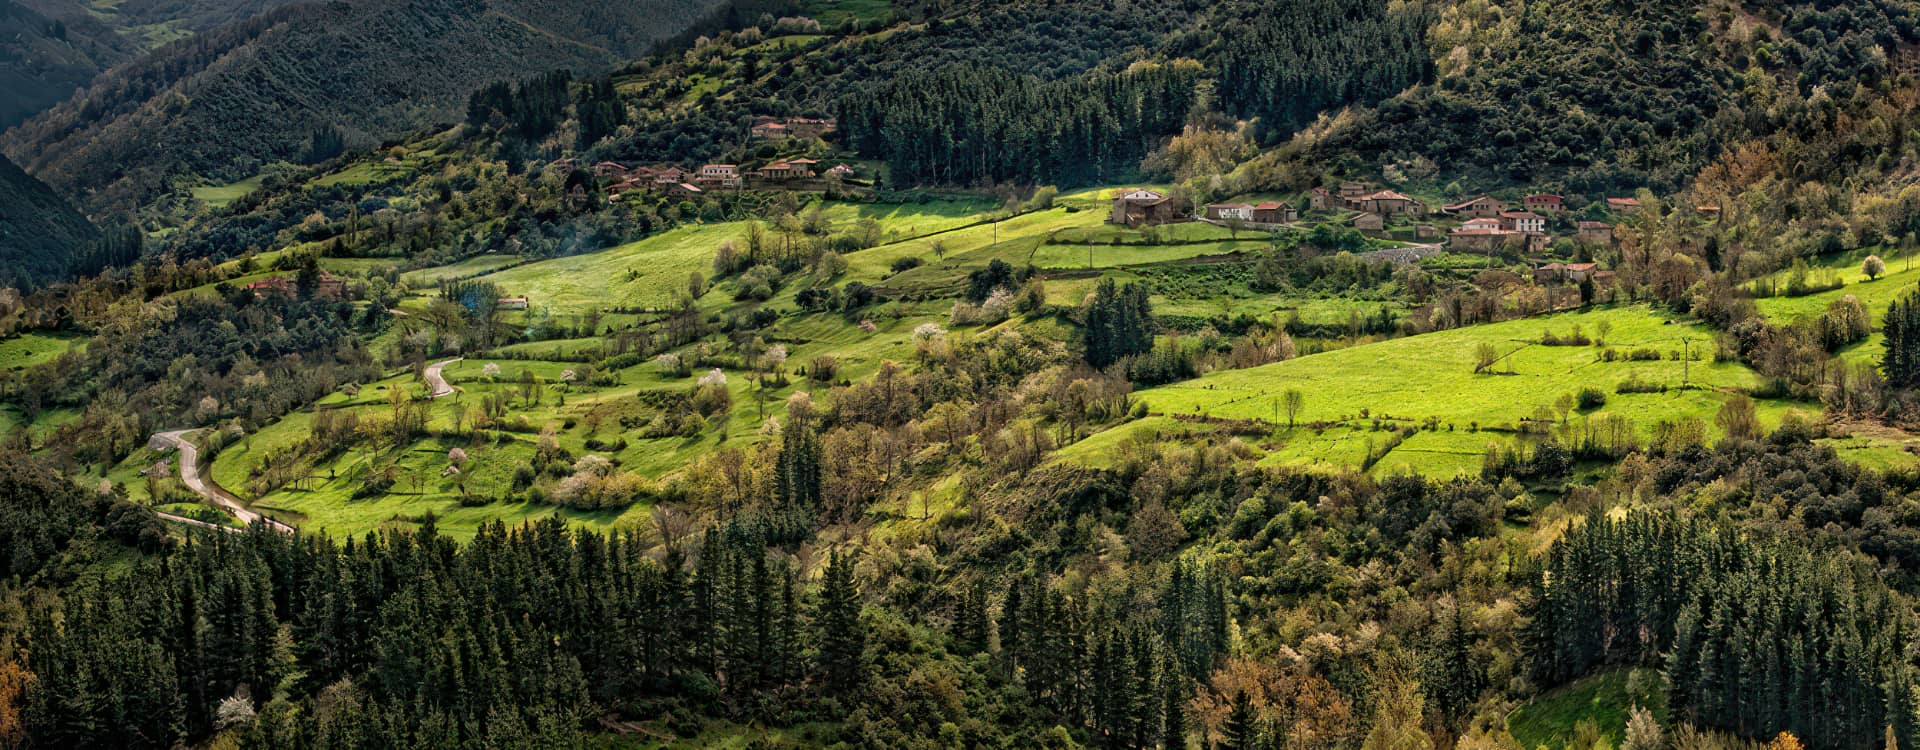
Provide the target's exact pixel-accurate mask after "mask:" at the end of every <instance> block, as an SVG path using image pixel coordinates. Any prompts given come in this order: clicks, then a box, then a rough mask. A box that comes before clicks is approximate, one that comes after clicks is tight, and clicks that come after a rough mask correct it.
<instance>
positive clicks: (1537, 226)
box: [1500, 211, 1547, 233]
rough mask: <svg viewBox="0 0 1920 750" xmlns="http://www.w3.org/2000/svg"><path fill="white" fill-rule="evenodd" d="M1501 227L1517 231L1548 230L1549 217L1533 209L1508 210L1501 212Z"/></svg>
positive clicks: (1534, 231) (1533, 231)
mask: <svg viewBox="0 0 1920 750" xmlns="http://www.w3.org/2000/svg"><path fill="white" fill-rule="evenodd" d="M1500 228H1501V229H1508V230H1512V231H1515V232H1528V233H1538V232H1545V231H1547V217H1545V216H1541V215H1539V214H1536V213H1534V212H1532V211H1506V212H1503V213H1501V214H1500Z"/></svg>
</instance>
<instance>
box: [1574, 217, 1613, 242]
mask: <svg viewBox="0 0 1920 750" xmlns="http://www.w3.org/2000/svg"><path fill="white" fill-rule="evenodd" d="M1573 238H1574V240H1575V241H1577V242H1579V243H1580V244H1583V245H1591V246H1594V247H1608V246H1610V245H1612V244H1613V225H1612V224H1608V223H1606V222H1604V221H1583V222H1580V223H1579V224H1576V225H1575V232H1574V235H1573Z"/></svg>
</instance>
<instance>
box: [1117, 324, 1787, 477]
mask: <svg viewBox="0 0 1920 750" xmlns="http://www.w3.org/2000/svg"><path fill="white" fill-rule="evenodd" d="M1603 324H1604V325H1603ZM1576 327H1578V328H1579V329H1580V330H1581V331H1582V332H1583V333H1584V334H1585V335H1587V336H1597V335H1598V334H1599V332H1600V331H1601V329H1602V328H1603V327H1604V328H1605V329H1606V336H1605V341H1604V345H1602V343H1600V342H1596V343H1593V344H1589V345H1584V346H1547V345H1543V344H1541V343H1540V341H1541V339H1542V334H1543V333H1545V332H1547V331H1552V332H1553V333H1554V334H1555V335H1557V336H1563V337H1564V336H1568V335H1570V334H1571V333H1573V331H1574V329H1575V328H1576ZM1683 341H1690V342H1691V348H1692V350H1693V351H1694V352H1695V355H1696V357H1698V358H1697V359H1694V360H1691V361H1688V360H1685V359H1682V358H1681V355H1682V352H1683V351H1685V350H1686V349H1687V348H1688V346H1687V345H1684V344H1683ZM1710 342H1711V335H1710V332H1708V331H1707V330H1706V329H1704V328H1701V327H1698V326H1696V325H1694V324H1691V323H1687V322H1683V321H1678V320H1674V319H1671V318H1668V317H1666V316H1664V315H1663V314H1661V313H1658V312H1655V311H1654V310H1652V309H1650V308H1646V307H1640V306H1635V307H1620V308H1611V309H1597V310H1591V311H1586V312H1576V313H1563V314H1558V315H1552V316H1547V317H1543V318H1533V319H1526V320H1517V321H1509V322H1504V323H1495V324H1489V325H1482V326H1475V327H1471V328H1464V329H1456V330H1450V331H1440V332H1436V333H1430V334H1425V335H1420V336H1411V337H1406V338H1400V339H1392V340H1387V341H1381V342H1377V343H1370V344H1364V345H1359V346H1352V347H1348V348H1345V349H1337V350H1333V351H1328V352H1324V353H1320V354H1313V355H1309V356H1304V357H1300V358H1297V359H1292V360H1288V361H1284V362H1278V363H1274V364H1270V365H1265V366H1262V367H1255V368H1250V369H1244V370H1224V371H1218V372H1213V373H1209V374H1207V375H1205V376H1202V377H1200V378H1197V379H1194V380H1190V381H1185V382H1181V383H1176V384H1172V385H1168V386H1163V387H1159V388H1152V389H1147V390H1144V391H1141V392H1139V394H1138V398H1139V399H1140V400H1141V401H1142V402H1144V403H1145V404H1146V405H1147V407H1148V409H1149V410H1150V411H1151V413H1153V414H1160V415H1168V416H1180V417H1185V418H1189V419H1204V420H1221V419H1226V420H1261V421H1264V422H1267V423H1269V424H1272V425H1276V427H1275V428H1274V429H1275V432H1276V439H1277V440H1279V441H1280V442H1282V443H1283V447H1281V448H1280V449H1278V450H1276V451H1272V452H1270V454H1269V455H1268V457H1267V459H1266V460H1267V461H1269V462H1277V463H1287V464H1305V465H1311V464H1329V465H1344V466H1354V465H1357V464H1359V463H1360V462H1361V459H1364V457H1365V456H1366V455H1367V453H1368V452H1369V450H1370V448H1371V446H1370V444H1369V443H1370V441H1372V442H1374V443H1376V444H1378V445H1380V446H1381V447H1384V446H1385V445H1386V444H1387V439H1388V438H1387V436H1388V435H1389V434H1390V433H1388V432H1385V431H1383V430H1382V428H1391V427H1394V426H1403V427H1413V426H1422V427H1423V428H1424V429H1423V430H1422V431H1419V432H1416V433H1414V434H1413V435H1411V436H1410V437H1408V438H1407V439H1406V440H1405V442H1403V443H1400V445H1399V446H1398V447H1396V448H1394V449H1393V450H1392V451H1390V452H1388V453H1387V454H1386V455H1385V457H1384V458H1382V459H1380V460H1379V461H1378V462H1377V463H1376V464H1375V467H1374V468H1375V470H1376V471H1400V470H1409V471H1416V472H1419V473H1426V474H1435V475H1443V476H1444V475H1452V474H1454V473H1457V472H1459V471H1463V470H1477V469H1478V468H1479V466H1480V456H1481V454H1483V453H1484V452H1485V449H1486V447H1487V445H1488V444H1489V443H1495V442H1501V441H1506V440H1511V439H1512V438H1511V437H1510V435H1511V434H1512V433H1514V432H1518V431H1522V430H1524V429H1527V428H1529V427H1532V428H1536V429H1537V428H1541V427H1546V426H1550V425H1552V424H1557V423H1560V422H1564V421H1566V420H1570V419H1573V420H1577V419H1582V418H1589V419H1590V418H1593V417H1597V416H1601V415H1610V416H1615V417H1619V418H1623V419H1625V420H1627V421H1628V422H1629V423H1630V424H1632V425H1633V426H1634V427H1635V428H1636V430H1637V431H1638V432H1639V433H1640V436H1641V437H1642V438H1644V437H1646V436H1647V435H1648V434H1649V433H1650V431H1651V430H1652V428H1653V427H1654V426H1655V425H1656V424H1657V423H1659V422H1661V421H1673V420H1678V419H1684V418H1694V419H1699V420H1701V421H1702V422H1704V423H1706V424H1708V425H1711V424H1712V422H1713V420H1714V418H1715V415H1716V414H1717V413H1718V411H1719V408H1720V406H1721V404H1723V403H1724V402H1725V401H1726V400H1727V399H1728V398H1730V397H1732V395H1733V394H1735V393H1738V392H1740V391H1742V390H1744V389H1750V388H1753V387H1754V386H1757V385H1759V384H1760V382H1759V376H1758V375H1757V374H1755V373H1754V372H1753V371H1751V370H1750V369H1748V368H1746V367H1745V366H1744V365H1741V364H1739V363H1734V362H1714V361H1713V360H1712V358H1711V356H1710V352H1709V350H1708V348H1707V347H1709V346H1710ZM1483 345H1486V346H1491V347H1493V350H1494V352H1495V353H1496V354H1497V355H1498V356H1499V361H1498V362H1497V363H1496V364H1495V365H1494V366H1493V367H1491V368H1488V370H1487V371H1484V372H1476V365H1477V364H1478V361H1477V360H1478V352H1479V350H1480V348H1481V347H1482V346H1483ZM1609 350H1612V351H1613V353H1614V354H1613V355H1612V359H1611V361H1609V359H1608V355H1607V352H1608V351H1609ZM1635 352H1638V354H1635ZM1625 381H1635V382H1637V383H1640V384H1642V385H1643V386H1644V387H1651V388H1654V389H1659V388H1664V389H1665V390H1664V391H1661V392H1632V393H1620V392H1618V391H1619V390H1620V388H1619V386H1620V384H1621V383H1622V382H1625ZM1585 388H1591V389H1594V390H1597V391H1600V392H1602V393H1603V394H1605V396H1606V403H1605V405H1603V406H1601V407H1599V408H1596V409H1594V410H1591V411H1589V412H1582V411H1580V410H1578V409H1575V410H1573V411H1572V413H1565V412H1561V411H1559V409H1558V407H1557V402H1560V401H1561V399H1562V398H1563V397H1572V396H1573V395H1574V394H1576V393H1577V392H1578V391H1580V390H1581V389H1585ZM1289 390H1298V391H1300V392H1301V394H1302V396H1303V400H1304V403H1303V408H1302V409H1301V410H1300V412H1299V413H1298V414H1296V415H1294V420H1293V421H1294V422H1295V423H1296V425H1297V426H1295V427H1293V428H1291V429H1288V428H1286V426H1285V425H1286V423H1287V421H1288V420H1287V417H1286V414H1285V413H1284V408H1283V402H1284V399H1283V396H1284V394H1285V393H1286V392H1287V391H1289ZM1759 406H1760V415H1761V418H1762V421H1763V422H1764V423H1766V424H1768V425H1772V424H1777V423H1778V420H1779V419H1780V418H1781V416H1782V415H1783V414H1784V413H1785V412H1786V411H1787V410H1788V409H1789V408H1799V409H1804V410H1807V411H1817V410H1818V406H1817V405H1814V404H1793V403H1787V402H1778V401H1763V402H1760V404H1759ZM1123 429H1124V428H1123Z"/></svg>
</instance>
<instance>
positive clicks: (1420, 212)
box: [1349, 190, 1427, 216]
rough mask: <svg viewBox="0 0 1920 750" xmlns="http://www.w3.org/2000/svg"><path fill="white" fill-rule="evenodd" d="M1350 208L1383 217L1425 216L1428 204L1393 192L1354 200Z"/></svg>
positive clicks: (1373, 194)
mask: <svg viewBox="0 0 1920 750" xmlns="http://www.w3.org/2000/svg"><path fill="white" fill-rule="evenodd" d="M1349 207H1350V208H1354V209H1356V210H1359V211H1364V212H1366V213H1370V214H1380V215H1381V216H1425V215H1426V213H1427V204H1425V203H1421V202H1420V201H1417V200H1414V199H1412V198H1409V197H1407V196H1405V195H1402V194H1400V193H1397V192H1394V191H1392V190H1382V191H1379V192H1377V193H1368V194H1366V195H1363V196H1360V197H1359V198H1356V199H1353V200H1352V201H1350V202H1349Z"/></svg>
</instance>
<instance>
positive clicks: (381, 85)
mask: <svg viewBox="0 0 1920 750" xmlns="http://www.w3.org/2000/svg"><path fill="white" fill-rule="evenodd" d="M717 4H718V0H636V1H635V2H628V3H619V4H604V3H597V2H591V1H590V0H554V1H540V2H536V1H534V0H354V1H351V2H326V3H315V4H306V5H297V6H290V7H285V8H280V9H277V10H271V11H268V12H266V13H264V14H261V15H258V16H256V17H254V18H251V19H249V20H245V21H240V22H237V23H232V24H228V25H226V26H222V27H220V28H217V29H214V30H211V31H207V32H205V33H202V34H198V35H195V36H192V37H189V38H186V39H182V40H179V41H175V42H171V43H169V44H166V45H164V46H162V47H160V48H158V49H155V50H154V51H152V52H150V53H148V54H146V55H143V56H142V57H140V58H139V59H136V60H134V61H132V62H129V63H126V64H123V65H120V66H118V67H116V68H114V69H112V70H110V71H108V72H106V73H104V74H102V75H101V76H100V77H99V78H98V79H97V80H95V81H94V82H93V83H92V84H91V85H90V86H89V87H88V88H87V89H86V90H85V91H84V92H82V93H81V95H80V96H78V97H77V98H76V99H74V100H73V101H69V102H65V103H63V104H61V105H59V106H57V107H55V108H53V109H51V110H49V111H47V112H45V113H43V114H41V115H39V116H37V117H35V118H33V119H32V120H30V121H28V122H26V123H23V124H22V125H20V126H19V127H17V128H15V129H13V130H12V131H9V132H8V133H6V134H5V135H4V136H0V151H3V152H4V153H6V154H8V155H9V156H11V157H12V158H14V159H15V160H17V161H19V162H20V163H21V164H22V165H23V166H25V167H26V168H27V169H28V170H29V171H30V172H32V173H33V174H35V175H36V176H38V177H40V178H41V179H43V180H45V181H46V182H47V183H48V184H50V185H52V186H53V187H54V188H55V189H56V190H59V191H61V192H63V193H66V194H67V195H69V196H71V197H73V198H74V199H75V200H77V201H79V202H81V203H82V204H83V205H85V206H87V207H89V208H90V209H103V208H108V207H115V208H131V207H133V206H135V205H137V204H138V203H140V202H141V201H143V200H144V199H146V198H148V197H151V196H153V195H155V194H157V193H159V192H161V191H164V190H167V189H169V188H170V187H172V186H173V185H174V184H175V182H176V180H178V179H179V178H181V177H182V176H188V175H195V176H200V177H206V178H209V179H213V180H219V181H228V180H236V179H241V178H244V177H247V176H249V175H251V174H253V173H254V172H256V171H257V170H258V169H259V167H260V165H261V164H263V163H265V162H269V161H274V160H298V159H300V158H301V157H302V156H303V155H304V154H305V153H306V152H307V151H308V147H309V145H310V143H311V142H312V141H313V139H314V136H315V134H317V133H319V134H326V136H327V137H328V138H331V137H332V136H335V135H338V136H340V137H343V138H344V139H345V140H346V142H347V143H348V144H350V145H361V146H365V145H374V144H377V143H379V142H380V141H382V140H385V139H388V138H392V137H395V136H398V135H402V134H405V133H407V132H410V131H413V130H415V129H418V128H420V127H422V126H426V125H430V124H433V123H441V122H445V123H450V122H454V121H456V120H457V119H458V118H459V115H460V114H461V111H462V109H461V108H462V106H463V105H464V104H465V102H466V99H467V95H468V94H469V93H470V92H472V91H473V90H474V89H476V88H478V87H479V86H481V85H482V84H485V83H488V82H491V81H495V80H500V79H514V78H522V77H526V76H531V75H533V74H535V73H538V72H542V71H547V70H554V69H560V68H569V69H573V70H575V71H579V72H587V71H592V70H598V69H604V68H607V67H610V66H612V65H613V64H615V63H617V62H618V61H620V60H623V59H626V58H628V57H631V56H634V55H637V54H640V53H641V52H643V51H644V50H645V48H647V47H648V46H650V45H651V44H652V43H653V42H654V41H657V40H659V39H663V38H666V37H668V36H671V35H673V34H674V33H676V32H677V31H679V30H680V29H681V28H683V27H685V26H688V25H690V24H692V23H693V22H694V21H696V20H698V19H699V18H701V17H702V16H704V15H705V14H707V13H709V12H711V11H712V9H713V7H714V6H716V5H717Z"/></svg>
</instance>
